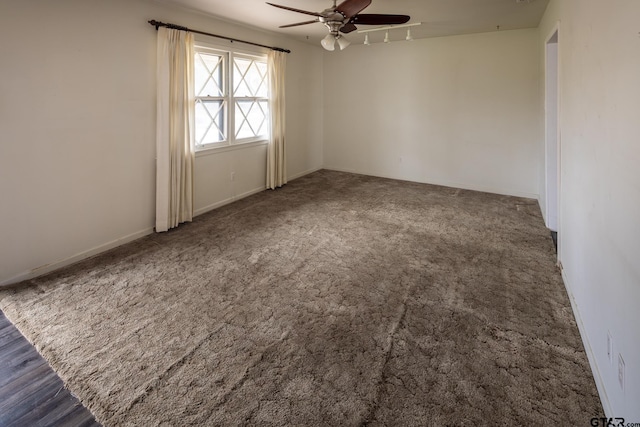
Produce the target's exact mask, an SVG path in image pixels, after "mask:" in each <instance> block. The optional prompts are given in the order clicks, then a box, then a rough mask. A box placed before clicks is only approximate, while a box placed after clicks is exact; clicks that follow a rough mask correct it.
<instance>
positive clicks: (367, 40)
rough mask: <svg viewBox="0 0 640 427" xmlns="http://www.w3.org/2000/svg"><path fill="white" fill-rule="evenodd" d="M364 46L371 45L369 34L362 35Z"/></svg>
mask: <svg viewBox="0 0 640 427" xmlns="http://www.w3.org/2000/svg"><path fill="white" fill-rule="evenodd" d="M364 44H366V45H367V46H369V45H370V44H371V42H370V41H369V34H365V35H364Z"/></svg>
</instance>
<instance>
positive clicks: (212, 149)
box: [196, 139, 269, 157]
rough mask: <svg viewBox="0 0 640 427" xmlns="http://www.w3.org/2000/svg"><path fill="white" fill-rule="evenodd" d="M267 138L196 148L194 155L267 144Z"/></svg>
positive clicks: (206, 154) (207, 154) (198, 155)
mask: <svg viewBox="0 0 640 427" xmlns="http://www.w3.org/2000/svg"><path fill="white" fill-rule="evenodd" d="M268 143H269V141H268V140H266V139H263V140H260V141H251V142H242V143H237V144H233V145H219V146H217V147H206V148H200V149H196V157H201V156H209V155H211V154H218V153H224V152H226V151H235V150H244V149H246V148H252V147H258V146H260V145H267V144H268Z"/></svg>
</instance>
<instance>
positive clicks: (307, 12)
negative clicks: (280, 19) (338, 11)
mask: <svg viewBox="0 0 640 427" xmlns="http://www.w3.org/2000/svg"><path fill="white" fill-rule="evenodd" d="M347 1H348V0H347ZM369 1H370V0H369ZM266 3H267V4H268V5H270V6H274V7H279V8H280V9H285V10H290V11H292V12H298V13H304V14H305V15H311V16H322V15H321V14H319V13H318V12H309V11H307V10H302V9H295V8H293V7H289V6H281V5H279V4H273V3H269V2H266Z"/></svg>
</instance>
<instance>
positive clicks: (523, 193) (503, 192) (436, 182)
mask: <svg viewBox="0 0 640 427" xmlns="http://www.w3.org/2000/svg"><path fill="white" fill-rule="evenodd" d="M324 169H327V170H333V171H337V172H349V173H355V174H359V175H368V176H375V177H379V178H388V179H396V180H399V181H409V182H419V183H421V184H431V185H440V186H443V187H451V188H461V189H463V190H471V191H481V192H483V193H492V194H501V195H504V196H516V197H525V198H527V199H535V200H538V199H539V198H540V195H539V194H535V193H529V192H526V191H517V190H505V189H498V188H493V187H485V186H482V185H467V184H460V183H458V182H451V181H443V180H427V181H412V180H410V179H408V178H404V177H398V176H390V175H384V174H382V175H381V174H374V173H371V172H366V171H359V170H354V169H342V168H334V167H329V166H327V167H324Z"/></svg>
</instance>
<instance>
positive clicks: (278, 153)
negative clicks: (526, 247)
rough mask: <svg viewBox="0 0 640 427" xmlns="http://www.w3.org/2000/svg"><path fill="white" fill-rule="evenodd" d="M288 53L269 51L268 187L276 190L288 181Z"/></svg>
mask: <svg viewBox="0 0 640 427" xmlns="http://www.w3.org/2000/svg"><path fill="white" fill-rule="evenodd" d="M286 59H287V54H286V53H285V52H279V51H275V50H272V51H270V52H269V89H270V100H269V110H270V112H271V138H270V141H269V148H268V150H267V188H270V189H272V190H274V189H275V188H276V187H282V186H283V185H284V184H286V183H287V168H286V163H287V157H286V151H285V137H284V126H285V117H284V110H285V103H284V82H285V67H286Z"/></svg>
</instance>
